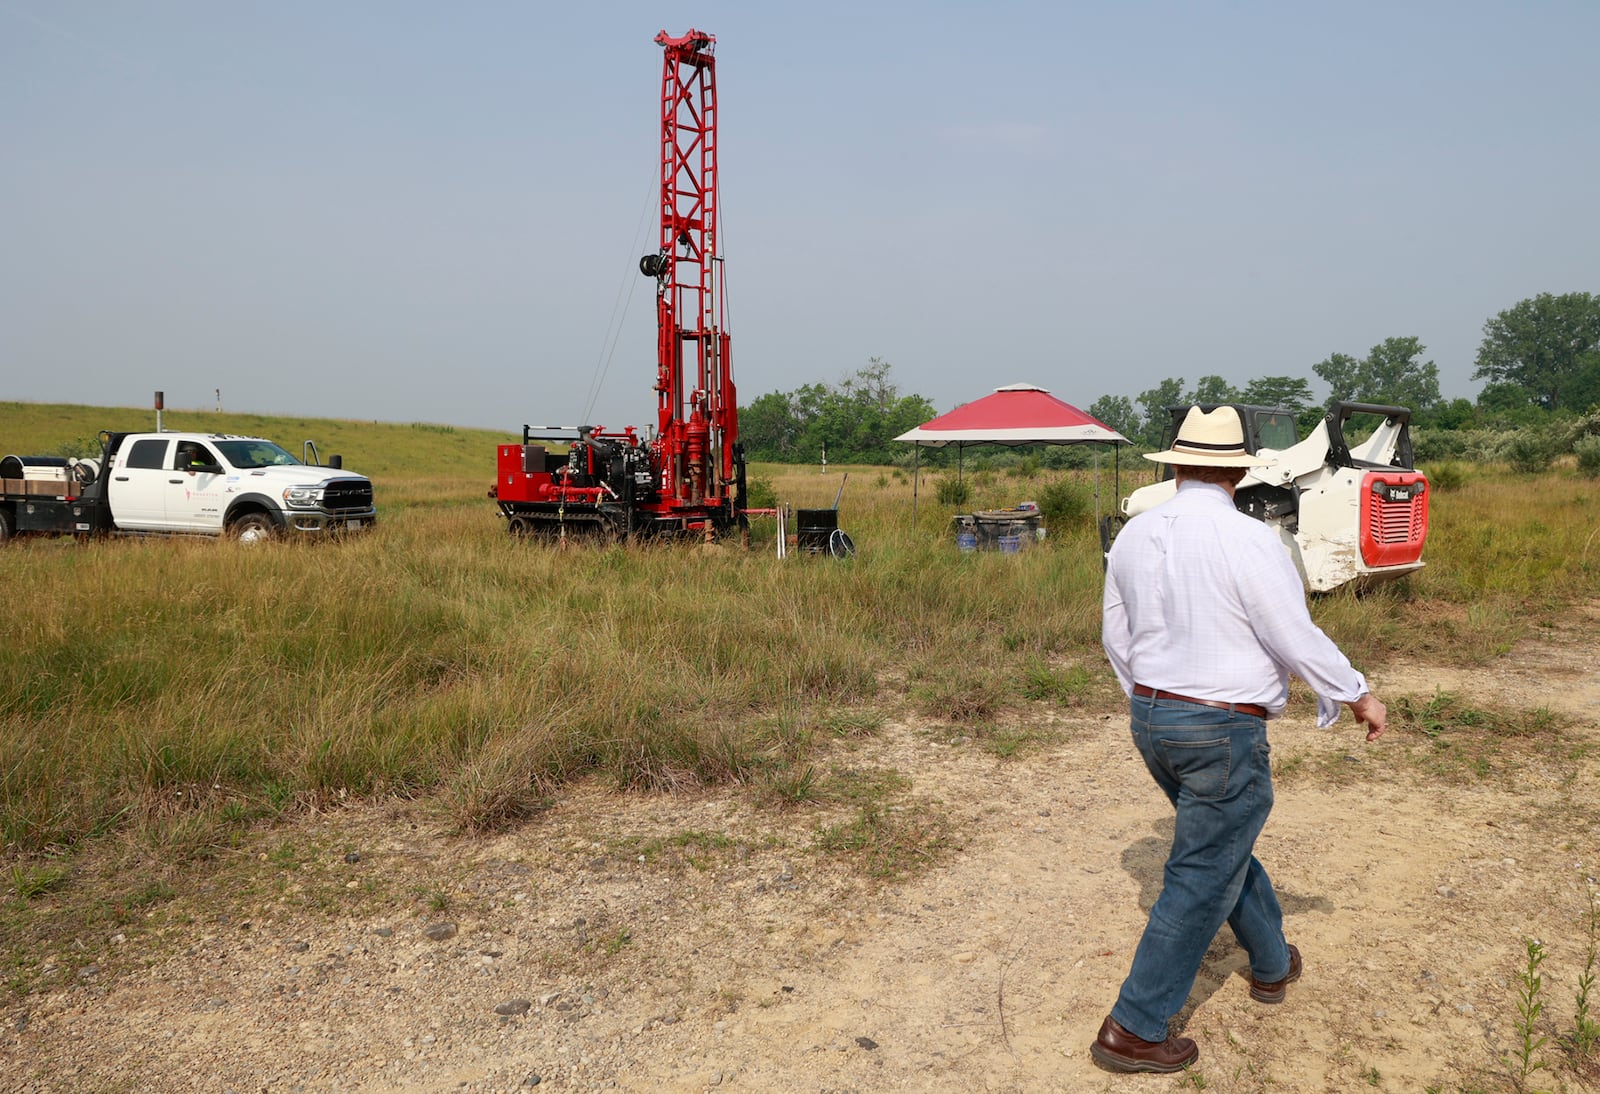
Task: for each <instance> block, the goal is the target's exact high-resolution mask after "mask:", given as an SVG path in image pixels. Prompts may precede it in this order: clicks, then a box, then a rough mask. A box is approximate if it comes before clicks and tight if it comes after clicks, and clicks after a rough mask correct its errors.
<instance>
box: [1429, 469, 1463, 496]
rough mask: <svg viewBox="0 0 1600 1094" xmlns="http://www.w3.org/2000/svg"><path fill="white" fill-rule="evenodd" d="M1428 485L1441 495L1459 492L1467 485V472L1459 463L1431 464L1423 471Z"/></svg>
mask: <svg viewBox="0 0 1600 1094" xmlns="http://www.w3.org/2000/svg"><path fill="white" fill-rule="evenodd" d="M1423 472H1424V474H1426V475H1427V476H1428V485H1429V486H1431V487H1432V488H1433V489H1434V490H1437V491H1438V492H1439V493H1441V494H1448V493H1450V492H1451V491H1454V490H1460V489H1461V488H1462V487H1463V486H1465V485H1466V484H1467V472H1466V469H1465V468H1463V467H1462V466H1461V465H1460V464H1459V463H1439V464H1432V465H1430V466H1428V467H1426V468H1424V469H1423Z"/></svg>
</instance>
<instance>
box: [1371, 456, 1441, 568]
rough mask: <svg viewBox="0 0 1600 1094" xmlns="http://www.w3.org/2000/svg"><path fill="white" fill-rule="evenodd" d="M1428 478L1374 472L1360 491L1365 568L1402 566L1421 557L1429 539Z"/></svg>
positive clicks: (1416, 474)
mask: <svg viewBox="0 0 1600 1094" xmlns="http://www.w3.org/2000/svg"><path fill="white" fill-rule="evenodd" d="M1428 496H1429V490H1428V479H1427V477H1426V476H1425V475H1423V474H1422V472H1420V471H1375V472H1372V473H1370V474H1368V475H1367V476H1366V479H1365V480H1364V481H1363V483H1362V490H1361V557H1362V560H1363V561H1364V562H1365V563H1366V564H1367V565H1368V566H1403V565H1407V564H1409V563H1414V562H1416V561H1417V560H1418V559H1420V558H1421V557H1422V545H1423V543H1424V542H1425V541H1426V540H1427V538H1428Z"/></svg>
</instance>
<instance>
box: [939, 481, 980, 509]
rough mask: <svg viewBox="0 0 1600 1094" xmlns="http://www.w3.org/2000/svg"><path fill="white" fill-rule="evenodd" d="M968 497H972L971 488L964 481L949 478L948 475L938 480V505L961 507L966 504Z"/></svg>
mask: <svg viewBox="0 0 1600 1094" xmlns="http://www.w3.org/2000/svg"><path fill="white" fill-rule="evenodd" d="M970 497H972V486H971V485H970V484H969V483H968V482H967V481H966V480H965V479H961V478H951V477H950V476H949V475H945V476H942V477H941V478H940V479H939V487H938V498H939V504H940V505H949V506H952V507H954V506H962V505H965V504H967V499H969V498H970Z"/></svg>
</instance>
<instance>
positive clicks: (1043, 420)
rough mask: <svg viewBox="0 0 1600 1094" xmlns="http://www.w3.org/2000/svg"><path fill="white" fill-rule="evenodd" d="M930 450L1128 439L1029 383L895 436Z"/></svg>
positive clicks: (1015, 385)
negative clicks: (972, 446) (962, 446)
mask: <svg viewBox="0 0 1600 1094" xmlns="http://www.w3.org/2000/svg"><path fill="white" fill-rule="evenodd" d="M895 440H897V441H907V442H911V443H916V444H925V445H928V446H929V447H931V448H943V447H944V446H946V445H952V444H953V445H958V446H960V445H969V444H1002V445H1020V444H1094V443H1098V444H1128V443H1129V442H1128V438H1126V437H1124V436H1123V435H1122V434H1121V433H1118V432H1117V431H1116V430H1114V429H1112V428H1111V427H1110V426H1108V425H1106V424H1105V423H1104V422H1101V421H1097V420H1096V419H1094V418H1091V417H1090V416H1089V415H1087V414H1085V413H1084V412H1083V411H1081V410H1079V409H1078V408H1077V407H1075V406H1072V405H1071V404H1070V403H1064V402H1062V401H1061V400H1060V399H1057V398H1056V397H1055V396H1054V395H1051V394H1050V393H1049V392H1048V391H1046V390H1045V389H1044V388H1042V387H1038V386H1036V385H1034V384H1011V385H1009V386H1007V387H1002V388H997V389H995V392H994V394H993V395H985V396H984V397H983V398H981V399H975V400H973V401H972V402H970V403H967V404H965V405H963V406H958V407H956V408H955V409H954V410H952V411H951V412H950V413H948V414H941V415H939V416H938V417H937V418H935V419H933V420H932V421H929V422H923V423H922V424H921V425H919V426H917V428H915V429H912V430H908V431H907V432H905V433H902V434H900V436H898V437H896V438H895Z"/></svg>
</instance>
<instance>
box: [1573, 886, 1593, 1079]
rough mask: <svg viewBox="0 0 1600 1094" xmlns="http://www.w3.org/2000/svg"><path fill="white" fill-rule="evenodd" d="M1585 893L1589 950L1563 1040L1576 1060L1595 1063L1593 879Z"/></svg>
mask: <svg viewBox="0 0 1600 1094" xmlns="http://www.w3.org/2000/svg"><path fill="white" fill-rule="evenodd" d="M1585 894H1586V896H1587V897H1588V901H1589V908H1588V913H1587V915H1586V917H1585V918H1586V921H1587V922H1586V926H1587V928H1588V943H1589V944H1588V949H1587V951H1586V952H1585V954H1584V960H1583V972H1582V974H1580V975H1579V977H1578V988H1577V992H1576V996H1575V998H1574V1000H1573V1013H1572V1029H1571V1031H1570V1032H1569V1033H1568V1034H1567V1036H1566V1037H1565V1038H1564V1041H1565V1043H1566V1046H1567V1051H1568V1052H1569V1053H1570V1054H1571V1055H1572V1057H1573V1058H1574V1061H1575V1062H1577V1063H1579V1064H1587V1063H1589V1062H1591V1061H1592V1060H1593V1057H1594V1054H1595V1046H1596V1044H1600V1021H1596V1019H1595V1016H1594V1011H1593V1009H1592V1007H1593V1004H1592V1003H1591V1001H1590V996H1591V995H1592V994H1593V992H1594V982H1595V967H1596V965H1597V963H1600V954H1597V952H1596V945H1597V940H1600V893H1597V892H1596V891H1595V885H1594V881H1593V880H1589V881H1588V882H1587V884H1586V889H1585Z"/></svg>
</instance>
